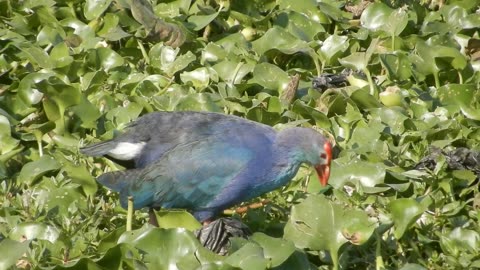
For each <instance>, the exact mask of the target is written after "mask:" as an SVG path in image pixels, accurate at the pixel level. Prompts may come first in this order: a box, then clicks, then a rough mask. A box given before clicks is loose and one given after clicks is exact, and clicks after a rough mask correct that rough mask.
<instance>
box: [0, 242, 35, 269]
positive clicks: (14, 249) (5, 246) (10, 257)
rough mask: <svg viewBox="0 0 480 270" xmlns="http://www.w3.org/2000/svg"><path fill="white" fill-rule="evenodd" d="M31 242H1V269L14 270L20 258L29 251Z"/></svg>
mask: <svg viewBox="0 0 480 270" xmlns="http://www.w3.org/2000/svg"><path fill="white" fill-rule="evenodd" d="M29 245H30V241H23V242H18V241H14V240H10V239H3V240H2V241H1V242H0V253H1V254H2V256H1V257H0V269H12V267H13V266H14V265H15V264H16V263H17V262H18V260H19V259H20V258H22V257H23V256H24V254H25V253H26V252H27V251H28V249H29V247H28V246H29Z"/></svg>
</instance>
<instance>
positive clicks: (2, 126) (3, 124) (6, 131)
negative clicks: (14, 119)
mask: <svg viewBox="0 0 480 270" xmlns="http://www.w3.org/2000/svg"><path fill="white" fill-rule="evenodd" d="M18 145H19V141H18V140H17V139H14V138H12V136H11V129H10V121H9V120H8V118H7V117H5V116H3V115H0V154H2V155H3V154H6V153H8V152H10V151H12V150H14V149H15V148H16V147H17V146H18Z"/></svg>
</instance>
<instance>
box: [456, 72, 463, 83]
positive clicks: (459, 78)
mask: <svg viewBox="0 0 480 270" xmlns="http://www.w3.org/2000/svg"><path fill="white" fill-rule="evenodd" d="M457 73H458V83H459V84H463V76H462V73H461V72H460V70H457Z"/></svg>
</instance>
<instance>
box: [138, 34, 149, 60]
mask: <svg viewBox="0 0 480 270" xmlns="http://www.w3.org/2000/svg"><path fill="white" fill-rule="evenodd" d="M137 44H138V47H139V48H140V51H141V52H142V55H143V59H145V63H146V64H150V57H148V53H147V51H146V50H145V47H143V44H142V42H140V40H138V39H137Z"/></svg>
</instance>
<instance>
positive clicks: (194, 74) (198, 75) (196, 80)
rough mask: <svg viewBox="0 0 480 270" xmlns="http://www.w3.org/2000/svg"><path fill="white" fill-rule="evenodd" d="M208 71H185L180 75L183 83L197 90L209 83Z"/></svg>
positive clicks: (200, 69)
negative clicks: (189, 84)
mask: <svg viewBox="0 0 480 270" xmlns="http://www.w3.org/2000/svg"><path fill="white" fill-rule="evenodd" d="M210 76H211V74H210V70H209V69H207V68H205V67H201V68H197V69H195V70H192V71H185V72H182V73H181V74H180V79H181V80H182V82H183V83H185V84H187V83H191V84H192V85H193V87H195V88H197V89H204V88H205V87H207V86H208V84H209V83H210V79H211V78H210Z"/></svg>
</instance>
